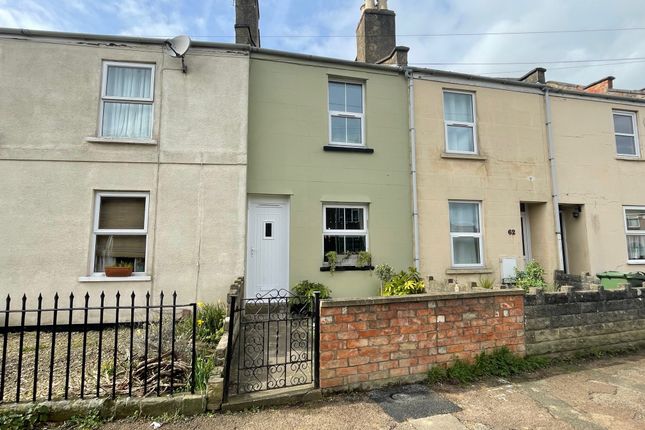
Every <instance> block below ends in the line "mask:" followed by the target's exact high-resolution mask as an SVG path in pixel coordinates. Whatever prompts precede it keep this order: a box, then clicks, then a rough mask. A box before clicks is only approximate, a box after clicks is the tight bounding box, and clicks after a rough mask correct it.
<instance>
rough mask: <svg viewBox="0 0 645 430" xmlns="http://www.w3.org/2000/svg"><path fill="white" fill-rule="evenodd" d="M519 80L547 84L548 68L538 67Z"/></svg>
mask: <svg viewBox="0 0 645 430" xmlns="http://www.w3.org/2000/svg"><path fill="white" fill-rule="evenodd" d="M518 80H519V81H522V82H528V83H529V84H546V69H545V68H544V67H536V68H535V69H533V70H531V71H530V72H528V73H527V74H526V75H524V76H522V77H521V78H520V79H518Z"/></svg>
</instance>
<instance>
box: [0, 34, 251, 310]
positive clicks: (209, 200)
mask: <svg viewBox="0 0 645 430" xmlns="http://www.w3.org/2000/svg"><path fill="white" fill-rule="evenodd" d="M163 48H164V47H163V40H156V39H138V38H129V37H118V36H88V35H73V34H63V33H49V32H37V31H34V32H31V31H22V30H11V29H4V30H2V31H0V76H2V77H3V78H2V80H1V81H0V92H1V93H2V97H0V118H2V121H0V200H1V202H2V203H1V204H2V209H1V210H0V243H2V246H0V294H2V295H3V296H6V294H11V295H12V297H13V298H14V300H15V302H16V303H17V302H18V299H19V298H20V297H19V296H22V294H23V293H24V294H27V296H28V297H29V300H30V301H29V305H28V306H35V300H36V297H37V296H38V294H39V293H42V294H43V296H44V299H45V302H44V303H45V306H47V304H48V303H51V300H52V298H53V295H54V293H55V292H58V293H59V294H61V295H62V296H63V300H64V302H65V303H67V297H68V296H69V294H70V293H74V294H75V296H76V297H77V303H80V302H81V300H82V296H83V295H84V294H85V293H86V292H89V293H90V294H91V295H92V299H93V300H94V299H98V296H99V294H100V292H101V291H105V293H106V295H107V297H109V298H113V297H114V294H115V293H116V291H117V290H119V291H121V293H122V294H125V295H129V294H130V292H131V291H135V292H136V293H137V296H138V297H140V298H141V300H143V297H144V295H145V294H144V293H145V292H146V291H150V292H151V293H152V297H153V298H157V297H158V295H159V292H161V291H165V293H166V294H167V295H169V294H171V293H172V292H173V291H175V290H176V291H177V293H178V303H187V302H190V301H195V300H197V301H204V302H210V301H217V300H218V299H224V298H225V297H226V292H227V288H228V286H229V285H230V284H231V283H232V282H234V281H235V279H236V278H237V277H239V276H241V275H243V274H244V250H245V223H246V169H247V167H246V163H247V155H246V141H247V116H248V115H247V112H248V73H249V55H248V49H245V47H243V46H238V47H236V46H235V45H226V46H221V45H216V44H209V43H193V46H192V48H191V49H190V53H189V55H188V56H187V58H186V64H187V67H188V69H187V73H183V72H182V67H181V61H180V60H179V59H176V58H171V57H170V56H168V55H167V54H166V53H165V52H164V49H163ZM115 263H121V264H127V263H129V264H131V265H132V266H133V269H134V274H133V276H130V277H127V278H108V277H106V276H105V274H104V268H105V267H106V266H109V265H111V264H115ZM169 300H170V298H169ZM61 303H62V302H61Z"/></svg>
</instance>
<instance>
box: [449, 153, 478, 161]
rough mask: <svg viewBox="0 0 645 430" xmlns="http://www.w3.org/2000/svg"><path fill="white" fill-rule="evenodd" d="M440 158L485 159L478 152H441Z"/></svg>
mask: <svg viewBox="0 0 645 430" xmlns="http://www.w3.org/2000/svg"><path fill="white" fill-rule="evenodd" d="M441 158H452V159H459V160H476V161H486V157H484V156H482V155H479V154H457V153H453V152H442V153H441Z"/></svg>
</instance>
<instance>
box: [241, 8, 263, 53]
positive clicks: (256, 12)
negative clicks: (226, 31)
mask: <svg viewBox="0 0 645 430" xmlns="http://www.w3.org/2000/svg"><path fill="white" fill-rule="evenodd" d="M235 43H239V44H240V45H251V46H255V47H257V48H259V47H260V6H259V5H258V0H235Z"/></svg>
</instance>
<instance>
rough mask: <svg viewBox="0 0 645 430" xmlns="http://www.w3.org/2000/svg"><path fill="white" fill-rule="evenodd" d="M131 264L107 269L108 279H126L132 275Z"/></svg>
mask: <svg viewBox="0 0 645 430" xmlns="http://www.w3.org/2000/svg"><path fill="white" fill-rule="evenodd" d="M132 269H133V267H132V264H131V263H117V264H116V265H114V266H106V267H105V276H107V277H108V278H125V277H128V276H130V275H132Z"/></svg>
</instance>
